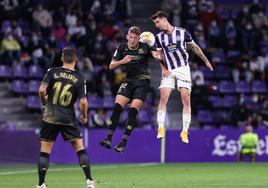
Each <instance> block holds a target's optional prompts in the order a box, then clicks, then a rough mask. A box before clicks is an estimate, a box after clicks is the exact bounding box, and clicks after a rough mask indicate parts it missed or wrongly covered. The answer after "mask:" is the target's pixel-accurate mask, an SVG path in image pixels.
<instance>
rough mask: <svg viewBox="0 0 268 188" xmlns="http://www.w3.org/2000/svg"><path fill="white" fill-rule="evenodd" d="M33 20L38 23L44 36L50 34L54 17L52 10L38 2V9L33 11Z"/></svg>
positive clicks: (38, 27)
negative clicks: (49, 10)
mask: <svg viewBox="0 0 268 188" xmlns="http://www.w3.org/2000/svg"><path fill="white" fill-rule="evenodd" d="M33 20H34V21H35V23H36V29H37V30H40V31H41V32H42V34H43V35H44V36H48V35H49V33H50V29H51V26H52V23H53V19H52V16H51V14H50V12H48V10H46V9H44V8H43V5H42V4H38V5H37V7H36V9H35V10H34V11H33Z"/></svg>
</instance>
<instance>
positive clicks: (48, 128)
mask: <svg viewBox="0 0 268 188" xmlns="http://www.w3.org/2000/svg"><path fill="white" fill-rule="evenodd" d="M59 133H61V135H62V137H63V139H64V141H73V140H76V139H79V138H82V133H81V129H80V127H74V126H68V125H57V124H51V123H47V122H45V121H42V128H41V131H40V139H41V140H45V141H50V142H54V141H55V140H56V139H57V136H58V134H59Z"/></svg>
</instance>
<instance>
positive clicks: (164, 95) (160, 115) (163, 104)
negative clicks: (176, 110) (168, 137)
mask: <svg viewBox="0 0 268 188" xmlns="http://www.w3.org/2000/svg"><path fill="white" fill-rule="evenodd" d="M171 92H172V88H168V87H163V88H160V100H159V104H158V111H157V124H158V131H157V132H158V133H157V138H164V137H165V126H164V123H165V117H166V111H167V103H168V99H169V96H170V94H171Z"/></svg>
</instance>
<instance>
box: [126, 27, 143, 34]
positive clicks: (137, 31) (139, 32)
mask: <svg viewBox="0 0 268 188" xmlns="http://www.w3.org/2000/svg"><path fill="white" fill-rule="evenodd" d="M128 32H129V33H134V34H136V35H140V34H141V30H140V28H139V27H137V26H132V27H130V28H129V29H128Z"/></svg>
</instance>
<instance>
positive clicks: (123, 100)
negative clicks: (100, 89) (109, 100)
mask: <svg viewBox="0 0 268 188" xmlns="http://www.w3.org/2000/svg"><path fill="white" fill-rule="evenodd" d="M128 102H129V98H127V97H125V96H123V95H117V96H116V98H115V105H114V108H113V113H112V115H111V118H110V121H109V123H108V134H107V138H105V139H104V140H101V141H100V145H101V146H103V147H105V148H107V149H111V148H112V138H113V135H114V132H115V129H116V127H117V125H118V123H119V118H120V114H121V112H122V111H123V108H124V106H125V105H126V104H127V103H128Z"/></svg>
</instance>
